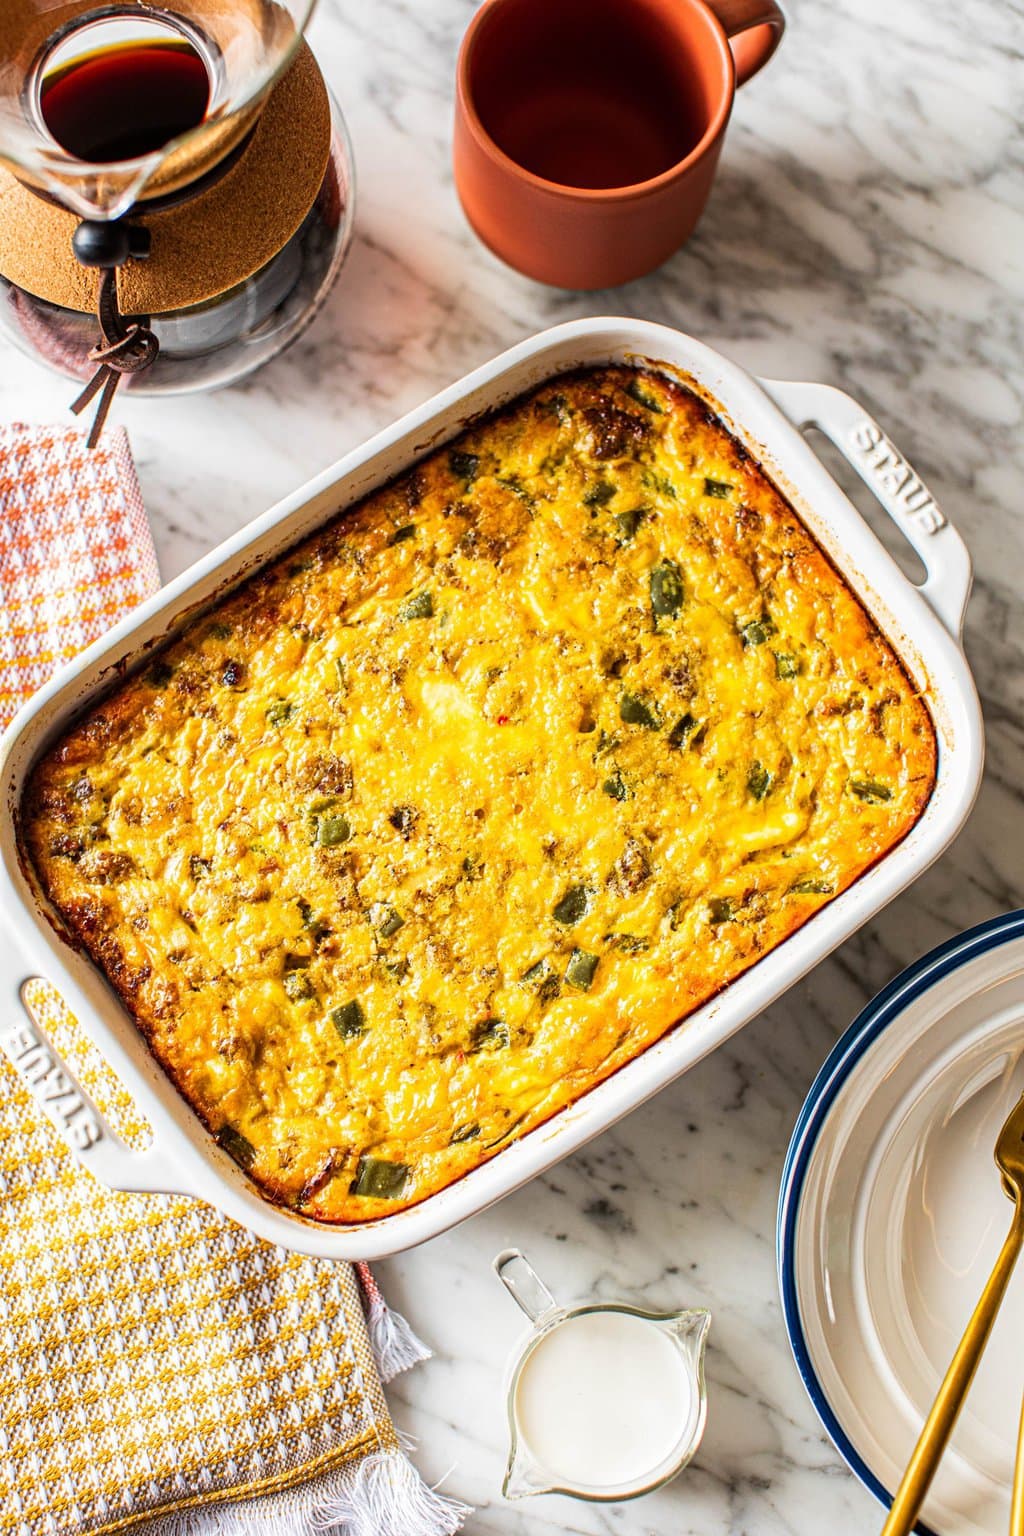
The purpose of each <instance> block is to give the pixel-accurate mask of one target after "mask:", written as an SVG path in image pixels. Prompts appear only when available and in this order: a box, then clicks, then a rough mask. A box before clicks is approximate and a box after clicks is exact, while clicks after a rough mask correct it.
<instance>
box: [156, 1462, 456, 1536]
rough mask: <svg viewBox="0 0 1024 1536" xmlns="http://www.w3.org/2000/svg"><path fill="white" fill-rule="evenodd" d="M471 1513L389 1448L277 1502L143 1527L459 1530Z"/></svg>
mask: <svg viewBox="0 0 1024 1536" xmlns="http://www.w3.org/2000/svg"><path fill="white" fill-rule="evenodd" d="M471 1513H472V1510H471V1509H470V1507H469V1505H468V1504H463V1503H461V1502H460V1501H459V1500H458V1499H450V1498H447V1497H446V1496H445V1495H444V1494H441V1493H438V1492H437V1490H436V1489H434V1488H430V1487H429V1486H428V1485H427V1484H426V1483H425V1482H424V1481H423V1479H422V1478H421V1477H420V1475H419V1473H418V1472H417V1471H416V1468H415V1467H414V1466H413V1464H412V1462H411V1461H410V1460H409V1458H408V1457H407V1456H406V1455H405V1454H404V1452H403V1451H400V1450H393V1451H391V1450H389V1451H375V1452H373V1453H372V1454H371V1455H369V1456H366V1457H364V1458H363V1459H362V1460H361V1461H360V1462H358V1463H357V1464H356V1465H355V1466H352V1467H346V1468H345V1469H344V1470H343V1471H342V1472H340V1473H335V1474H333V1475H331V1476H329V1477H328V1478H326V1479H325V1480H324V1481H323V1482H321V1483H320V1485H319V1487H317V1486H313V1487H311V1488H309V1489H306V1490H303V1489H298V1490H296V1491H294V1492H292V1493H288V1494H285V1495H284V1496H283V1497H282V1498H281V1499H280V1500H275V1499H274V1498H273V1496H271V1497H270V1498H268V1499H267V1500H266V1501H263V1500H260V1501H259V1502H257V1503H254V1504H228V1505H225V1506H224V1508H223V1509H222V1510H220V1511H217V1512H215V1511H213V1510H212V1509H211V1508H210V1507H209V1505H207V1506H205V1507H203V1506H200V1507H199V1508H197V1509H192V1510H180V1511H179V1512H178V1513H177V1514H174V1515H170V1516H168V1517H165V1518H162V1519H158V1520H155V1521H154V1522H153V1523H152V1526H150V1525H149V1523H148V1522H147V1524H146V1526H144V1527H143V1528H142V1529H143V1530H144V1531H150V1530H151V1531H152V1532H153V1536H156V1533H157V1532H159V1536H320V1533H330V1536H455V1533H456V1532H457V1531H461V1529H462V1526H463V1523H464V1521H465V1519H466V1516H467V1515H469V1514H471Z"/></svg>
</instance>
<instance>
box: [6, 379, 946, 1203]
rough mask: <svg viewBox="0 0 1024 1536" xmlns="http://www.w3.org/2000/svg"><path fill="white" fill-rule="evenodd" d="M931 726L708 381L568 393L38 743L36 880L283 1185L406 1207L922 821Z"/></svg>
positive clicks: (495, 424)
mask: <svg viewBox="0 0 1024 1536" xmlns="http://www.w3.org/2000/svg"><path fill="white" fill-rule="evenodd" d="M935 754H936V744H935V734H934V730H933V728H932V724H931V721H930V718H929V715H928V713H927V711H926V709H925V706H924V704H923V703H922V701H921V699H920V698H919V697H918V695H917V693H916V692H915V689H914V686H913V685H912V683H911V682H910V680H909V679H908V677H907V676H906V674H905V673H904V671H903V669H902V667H901V666H900V664H899V662H898V661H897V659H896V657H895V656H894V654H893V652H892V650H891V648H890V646H889V645H888V644H887V642H886V640H885V639H884V638H883V636H882V635H881V634H880V633H879V631H878V629H877V628H876V627H875V625H874V623H873V622H872V620H871V619H870V618H869V616H868V615H867V613H866V612H865V611H864V609H863V607H862V606H861V604H860V603H859V602H858V601H857V599H856V598H855V597H854V596H853V594H852V593H851V592H850V590H849V589H848V587H847V586H846V585H845V583H844V582H843V581H842V580H841V579H840V577H839V576H838V575H837V573H836V571H835V570H834V568H833V567H832V565H831V564H830V563H829V561H828V559H827V558H826V557H825V555H824V554H823V553H822V551H821V550H820V548H819V547H818V546H817V545H816V543H815V542H814V541H813V540H812V539H811V537H810V536H809V535H808V533H807V531H806V530H805V529H804V527H803V526H802V524H801V523H800V522H799V521H798V519H797V517H796V515H795V514H794V512H793V511H792V509H791V508H790V507H789V505H788V504H787V503H786V502H785V501H784V500H783V498H782V497H781V496H780V495H779V493H778V492H777V491H776V490H775V488H774V487H773V486H772V485H771V483H770V482H769V481H768V479H767V478H766V476H765V475H764V474H763V472H762V471H761V470H760V469H759V467H758V466H757V464H756V463H754V462H753V461H752V460H751V459H750V457H749V456H748V455H747V453H746V452H745V450H744V449H743V448H742V447H741V445H740V444H738V443H737V442H736V440H735V439H734V438H733V437H732V436H731V435H730V434H729V433H728V432H727V430H726V429H725V428H724V426H723V425H722V423H721V422H720V421H719V420H718V419H717V418H716V417H715V416H714V415H713V414H712V413H711V411H710V410H709V409H708V407H707V406H706V405H705V404H704V403H703V402H701V401H700V400H699V399H698V398H697V397H696V396H695V395H693V394H691V393H690V392H689V391H687V390H686V389H685V388H683V387H682V386H681V385H679V384H676V383H674V382H671V381H669V380H668V379H666V378H664V377H662V376H660V375H658V374H654V373H648V372H645V371H641V370H636V369H629V368H606V369H600V370H594V371H588V372H584V373H579V374H574V375H566V376H563V377H561V378H558V379H555V380H553V381H552V382H550V383H549V384H547V385H546V386H544V387H543V388H541V389H540V390H538V391H537V392H536V393H534V394H533V395H531V396H529V397H526V398H524V399H522V400H520V401H518V402H516V403H515V404H514V405H512V406H511V407H509V408H508V409H506V410H505V411H503V412H502V413H500V414H498V415H495V416H493V417H491V418H489V419H486V420H484V421H483V422H482V423H481V424H480V425H478V426H476V427H475V428H474V429H473V430H471V431H469V432H468V433H466V434H464V435H463V436H462V437H461V438H460V439H459V440H457V441H456V442H455V443H454V444H451V445H449V447H447V448H444V449H442V450H440V451H439V452H436V453H434V454H433V455H432V456H431V457H430V458H428V459H426V460H425V461H424V462H423V463H421V464H420V465H419V466H418V467H417V468H415V469H414V470H413V471H412V472H411V473H409V474H407V475H406V476H405V477H404V478H403V479H401V480H400V481H398V482H396V483H394V484H392V485H390V486H388V487H386V488H385V489H383V490H381V491H379V492H377V493H375V494H374V495H372V496H371V497H370V498H369V499H368V500H366V501H365V502H363V503H362V504H361V505H360V506H358V507H356V508H355V509H354V510H352V511H350V512H348V513H346V514H344V515H343V516H342V517H340V518H339V519H337V520H336V521H335V522H334V523H333V524H331V525H330V526H329V527H328V528H326V529H325V530H324V531H322V532H321V533H320V534H318V535H317V536H316V537H314V538H311V539H310V540H308V541H307V542H306V543H305V544H303V545H302V546H301V547H299V548H297V549H296V550H294V551H292V552H291V553H290V554H288V555H287V556H285V557H284V558H282V559H281V560H279V561H278V562H277V563H276V564H275V565H273V566H272V567H270V568H269V569H267V570H266V571H265V572H263V573H262V574H260V575H259V576H258V577H256V578H255V579H252V580H250V581H249V582H248V583H247V584H246V585H245V586H244V587H243V588H241V590H239V591H238V592H237V593H236V594H235V595H233V596H231V597H230V598H229V599H228V600H226V601H224V602H222V603H220V604H219V606H218V607H217V609H216V610H215V611H214V612H213V613H212V614H208V615H206V616H205V617H204V618H202V619H201V620H199V621H197V622H196V623H195V624H194V625H193V626H192V627H191V629H190V630H189V631H188V632H187V633H186V634H185V635H184V636H183V637H182V638H181V639H179V640H178V641H177V642H176V643H174V644H173V645H171V646H170V647H169V648H168V649H167V650H166V651H164V652H163V653H162V654H161V655H160V657H159V658H158V659H157V661H156V662H155V663H151V664H150V665H149V669H148V670H147V671H145V672H142V673H140V674H138V675H137V676H135V677H134V678H132V679H131V680H130V681H128V682H127V683H126V684H125V685H124V686H122V687H121V688H119V689H118V690H117V691H116V692H115V693H114V694H113V695H112V696H110V697H109V698H108V699H107V700H106V701H105V702H104V703H102V704H101V705H100V706H99V707H98V708H95V709H93V711H92V712H91V713H90V714H89V715H88V716H87V717H86V718H84V719H83V720H82V721H81V722H80V723H79V724H78V725H77V726H76V727H75V728H74V729H73V730H71V731H70V733H69V734H68V735H66V736H65V737H64V739H63V740H62V741H61V742H60V743H59V744H58V745H57V746H56V747H55V748H54V749H53V750H52V751H51V752H50V753H49V754H48V755H47V756H46V757H45V758H44V759H43V760H42V761H41V762H40V763H39V765H38V767H37V769H36V771H35V774H34V776H33V779H32V781H31V784H30V788H29V791H28V795H27V800H26V803H25V806H24V808H23V809H24V825H23V832H24V836H25V839H26V843H27V847H28V850H29V852H30V855H31V858H32V859H33V861H34V863H35V866H36V869H37V870H38V873H39V876H40V878H41V881H42V884H43V886H44V888H45V890H46V892H47V893H48V895H49V896H50V898H51V899H52V901H53V903H54V904H55V906H56V908H57V909H58V911H59V912H60V913H61V914H62V915H63V918H64V921H65V924H66V926H67V928H68V929H69V930H70V932H71V933H72V935H74V936H75V938H76V939H77V940H78V941H79V942H80V943H82V944H83V945H84V946H85V948H86V949H87V950H88V951H89V953H90V954H91V955H92V956H93V957H94V959H95V960H96V962H97V963H98V964H99V965H100V966H101V967H102V969H103V970H104V972H105V973H106V975H107V977H108V979H109V980H110V982H111V984H112V985H113V986H114V987H115V988H116V990H117V992H118V993H119V994H120V996H121V997H122V998H123V1000H124V1001H125V1003H126V1004H127V1006H128V1008H129V1009H130V1010H131V1012H132V1013H133V1014H134V1016H135V1018H136V1019H137V1020H138V1022H139V1025H140V1027H141V1028H142V1030H143V1031H144V1032H145V1035H146V1038H147V1040H148V1041H149V1044H150V1046H151V1048H152V1050H153V1052H154V1053H155V1055H156V1057H157V1058H158V1060H159V1061H160V1062H161V1064H162V1065H163V1067H164V1068H165V1070H166V1071H167V1072H168V1073H169V1075H170V1076H171V1077H172V1079H173V1080H174V1082H175V1083H176V1084H177V1086H178V1088H179V1089H180V1091H181V1092H182V1093H183V1094H184V1096H185V1097H186V1099H188V1101H189V1102H190V1103H191V1104H192V1105H193V1106H194V1108H195V1109H196V1111H197V1112H198V1114H199V1115H200V1116H201V1117H202V1119H203V1120H204V1121H205V1122H206V1124H207V1126H208V1127H209V1128H210V1129H211V1130H212V1131H213V1132H214V1133H215V1134H219V1137H220V1139H221V1142H222V1145H224V1146H225V1147H226V1149H227V1150H228V1151H229V1152H230V1153H231V1154H232V1155H233V1156H234V1157H235V1158H236V1159H237V1160H238V1161H239V1162H240V1163H241V1164H242V1166H243V1167H245V1168H246V1169H247V1170H248V1172H249V1173H250V1175H251V1177H252V1178H253V1179H254V1180H255V1181H256V1182H257V1183H258V1184H259V1185H260V1186H262V1188H263V1189H264V1191H265V1192H267V1193H268V1194H269V1195H270V1196H271V1197H272V1198H273V1199H275V1200H277V1201H280V1202H282V1203H287V1204H290V1205H292V1206H293V1207H295V1208H297V1209H298V1210H300V1211H302V1212H303V1213H305V1214H306V1215H308V1216H311V1217H313V1218H316V1219H319V1220H324V1221H345V1222H351V1221H359V1220H362V1219H367V1218H372V1217H378V1216H380V1215H382V1214H385V1213H386V1212H388V1211H392V1210H394V1209H396V1208H398V1207H399V1206H402V1205H407V1204H411V1203H413V1202H415V1201H418V1200H421V1199H423V1198H424V1197H425V1196H427V1195H429V1194H431V1193H432V1192H433V1191H436V1190H438V1189H440V1188H441V1187H442V1186H444V1185H446V1184H449V1183H450V1182H451V1181H452V1180H454V1179H457V1178H458V1177H459V1176H460V1175H462V1174H464V1173H465V1172H467V1170H469V1169H471V1168H473V1167H474V1166H475V1165H477V1164H478V1163H480V1162H482V1161H483V1160H484V1159H486V1158H490V1157H493V1156H494V1155H495V1154H496V1153H497V1151H498V1150H499V1149H500V1148H501V1147H503V1146H505V1145H507V1144H508V1143H509V1142H510V1141H511V1140H512V1139H513V1138H516V1137H518V1136H521V1135H523V1134H524V1133H525V1132H527V1131H529V1130H530V1129H532V1128H533V1127H534V1126H537V1125H539V1124H540V1123H541V1122H542V1121H543V1120H545V1119H546V1118H547V1117H548V1116H550V1115H552V1114H553V1113H554V1112H555V1111H556V1110H559V1109H561V1108H562V1107H563V1106H565V1105H567V1104H570V1103H572V1102H573V1101H574V1100H576V1099H578V1098H579V1097H580V1096H581V1095H582V1094H585V1093H586V1092H587V1091H588V1090H589V1089H590V1088H592V1087H593V1086H594V1085H595V1084H596V1083H598V1082H600V1081H601V1079H602V1078H605V1077H607V1076H608V1074H609V1073H611V1072H614V1071H615V1070H616V1069H617V1068H619V1067H621V1066H622V1065H623V1064H624V1063H625V1062H628V1061H629V1060H630V1059H631V1058H633V1057H635V1056H637V1055H638V1054H639V1053H640V1052H641V1051H643V1050H644V1049H645V1048H646V1047H647V1046H649V1045H650V1044H651V1043H652V1042H653V1041H655V1040H657V1039H658V1038H659V1037H660V1036H662V1035H663V1034H664V1033H665V1031H666V1030H668V1029H670V1028H671V1027H672V1026H673V1025H674V1024H675V1023H676V1022H677V1021H679V1020H681V1019H684V1018H685V1017H686V1015H687V1014H688V1013H690V1012H691V1011H692V1010H693V1009H694V1008H696V1007H697V1006H698V1005H699V1004H701V1003H702V1002H704V1001H705V1000H706V999H707V998H709V997H711V996H712V994H713V993H715V992H717V991H718V990H719V989H720V988H722V987H724V986H725V985H727V983H728V982H729V981H730V980H732V979H733V978H734V977H735V976H737V975H738V974H739V973H740V972H741V971H743V970H745V969H746V968H747V967H748V966H750V965H752V964H753V963H754V962H755V961H756V960H757V959H758V958H759V957H760V956H761V955H763V954H765V953H766V952H767V951H768V950H770V949H771V948H772V947H773V946H774V945H776V944H779V943H780V942H781V941H782V940H783V939H785V938H786V936H787V935H788V934H790V933H792V932H793V930H794V929H796V928H798V927H799V926H800V925H801V924H802V923H803V922H805V921H806V920H807V919H808V918H809V917H811V916H812V915H813V913H814V912H815V911H816V910H817V909H818V908H819V907H820V906H822V905H823V904H824V903H825V902H827V901H828V900H830V899H831V898H832V897H833V896H834V895H835V894H836V893H838V892H839V891H841V890H843V889H844V887H846V886H848V885H849V884H850V883H851V881H853V880H856V878H857V877H858V875H860V874H861V873H862V872H863V871H864V870H866V869H867V868H868V867H869V866H870V865H871V864H873V863H874V862H875V861H876V860H877V859H879V858H880V857H881V856H882V855H883V854H884V853H886V851H887V850H888V849H890V848H891V847H892V846H893V845H894V844H895V843H896V842H898V841H899V839H900V838H902V837H903V836H904V835H905V833H906V832H907V831H908V830H909V828H910V827H911V826H912V825H913V823H914V821H915V820H916V818H917V817H918V816H919V815H920V814H921V811H922V809H923V808H924V806H925V803H926V802H927V800H928V797H929V795H930V793H931V789H932V785H933V781H934V770H935Z"/></svg>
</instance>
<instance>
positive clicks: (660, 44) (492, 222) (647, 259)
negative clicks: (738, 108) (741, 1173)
mask: <svg viewBox="0 0 1024 1536" xmlns="http://www.w3.org/2000/svg"><path fill="white" fill-rule="evenodd" d="M784 25H785V18H784V16H783V14H782V11H781V10H780V9H779V7H778V5H777V4H776V0H483V4H482V5H481V6H480V8H479V10H478V11H477V12H476V14H475V16H474V17H473V20H472V21H471V22H470V25H469V28H468V30H467V32H466V35H465V37H464V39H463V42H462V48H461V50H460V52H459V62H458V76H457V83H456V107H455V141H454V160H455V184H456V187H457V189H458V193H459V197H460V198H461V201H462V206H463V208H464V209H465V212H466V216H467V218H468V219H469V222H470V223H471V224H472V226H473V228H474V229H475V231H476V233H477V234H478V235H479V236H480V239H481V240H482V241H483V242H484V244H485V245H487V246H489V247H490V249H491V250H492V251H494V253H495V254H496V255H498V256H500V257H501V258H502V259H503V260H504V261H507V262H508V263H509V265H510V266H513V267H515V268H517V270H518V271H520V272H523V273H525V274H526V275H527V276H528V277H534V278H537V279H538V280H539V281H540V282H543V283H551V284H553V285H555V286H556V287H559V288H608V287H612V286H614V285H615V284H617V283H625V282H628V281H629V280H630V279H631V278H634V277H641V276H643V274H644V273H645V272H650V271H651V270H652V269H653V268H654V267H657V266H659V265H660V264H661V262H663V261H665V260H666V258H667V257H669V256H670V255H671V254H672V252H673V251H675V250H677V249H678V248H679V246H680V245H682V244H683V242H684V241H685V240H686V239H687V238H688V237H689V236H690V235H691V234H692V232H693V230H694V228H695V226H696V224H697V221H698V219H699V218H700V216H701V213H702V212H703V210H704V204H705V203H706V202H707V198H708V193H709V192H710V190H711V183H712V180H713V178H714V174H715V167H716V166H717V164H718V157H719V154H720V153H721V149H722V140H723V138H724V136H725V128H726V124H727V123H728V121H729V114H730V112H731V110H732V103H733V98H734V96H735V94H736V87H737V86H738V85H742V84H743V83H744V81H745V80H749V79H750V77H751V75H754V74H756V73H757V71H758V70H759V69H760V68H761V66H762V65H763V64H765V63H766V62H767V61H768V59H769V58H770V57H771V55H772V54H773V53H774V51H775V49H776V47H777V46H778V43H779V40H780V38H781V36H782V31H783V27H784Z"/></svg>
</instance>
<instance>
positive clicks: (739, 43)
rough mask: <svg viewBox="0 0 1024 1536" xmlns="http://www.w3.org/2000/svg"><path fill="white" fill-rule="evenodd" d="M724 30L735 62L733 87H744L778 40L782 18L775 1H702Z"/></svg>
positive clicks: (780, 35) (780, 37) (782, 30)
mask: <svg viewBox="0 0 1024 1536" xmlns="http://www.w3.org/2000/svg"><path fill="white" fill-rule="evenodd" d="M706 3H707V5H708V7H709V9H710V10H712V11H714V13H715V15H716V16H717V17H718V19H719V21H720V22H721V23H722V26H723V27H724V29H725V35H726V37H727V38H728V39H729V46H730V48H731V49H732V56H733V58H734V59H735V60H736V84H737V85H745V84H746V82H747V81H748V80H749V79H750V77H751V75H756V74H757V72H758V70H759V69H761V68H763V66H764V65H765V64H767V63H768V60H769V59H770V58H771V56H772V54H773V53H774V52H775V50H776V48H777V47H778V46H779V44H780V43H781V41H782V34H783V32H784V31H785V29H786V17H785V15H784V14H783V11H782V9H781V7H780V6H778V5H777V4H776V0H706Z"/></svg>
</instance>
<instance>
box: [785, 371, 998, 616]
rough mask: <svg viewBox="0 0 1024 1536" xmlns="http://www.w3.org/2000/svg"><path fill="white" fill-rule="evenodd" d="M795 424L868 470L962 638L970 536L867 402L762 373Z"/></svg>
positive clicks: (925, 589) (931, 596)
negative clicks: (961, 531)
mask: <svg viewBox="0 0 1024 1536" xmlns="http://www.w3.org/2000/svg"><path fill="white" fill-rule="evenodd" d="M761 384H762V386H763V387H764V389H765V390H766V391H767V392H768V394H769V395H770V396H771V397H772V399H773V400H774V401H775V403H776V405H778V406H779V407H780V409H781V410H782V411H783V412H784V414H785V415H786V416H788V417H789V420H790V421H791V422H792V423H793V425H794V426H795V427H798V428H799V429H800V430H801V431H803V430H804V429H805V428H806V427H817V428H818V429H819V430H820V431H822V432H824V433H825V436H826V437H829V438H831V440H832V442H833V443H834V444H835V445H836V447H837V448H838V449H839V452H840V453H841V454H842V455H843V457H844V458H845V459H846V460H847V462H848V463H849V464H851V465H852V466H853V468H854V469H855V470H856V471H857V473H858V474H859V475H860V477H861V479H862V480H863V481H864V484H865V485H866V486H867V487H868V489H869V490H870V491H871V492H872V493H873V494H874V496H875V499H876V500H877V501H878V502H879V504H880V505H881V506H883V507H884V508H885V510H886V512H888V514H889V516H890V517H891V518H892V520H893V522H894V523H895V524H896V525H897V527H898V528H899V529H900V531H901V532H902V533H903V534H904V535H905V537H906V539H907V541H908V542H909V543H910V544H911V545H912V546H913V548H914V549H915V550H916V551H917V553H918V555H920V557H921V560H922V562H923V564H924V568H925V571H926V572H927V576H926V579H925V581H924V582H923V583H922V584H921V585H920V586H919V588H918V591H919V592H920V593H921V595H922V597H923V598H924V599H925V601H926V602H927V603H928V604H929V606H930V607H931V608H932V609H933V611H934V612H935V613H936V614H937V615H938V617H939V618H940V619H941V621H942V623H943V624H944V625H945V627H946V628H947V629H948V630H949V632H950V634H951V635H952V636H953V639H954V640H956V641H957V642H958V643H959V641H960V638H961V635H962V633H963V624H964V611H965V609H966V607H967V599H968V597H969V596H970V591H971V557H970V554H969V553H968V550H967V546H966V544H965V543H964V541H963V539H962V538H961V537H960V535H959V533H957V531H956V529H955V528H954V527H953V526H952V525H951V524H950V523H949V522H947V520H946V518H945V516H944V514H943V513H942V512H941V511H940V510H939V506H938V504H937V502H936V500H935V498H934V496H933V495H932V494H931V492H930V491H929V490H928V488H927V486H926V485H925V484H924V482H923V480H922V479H921V478H920V476H919V475H917V474H915V473H914V470H913V469H912V468H911V466H910V465H909V464H908V463H907V461H906V459H905V458H904V457H903V455H902V454H901V453H900V452H899V451H898V450H897V449H896V448H895V447H894V445H893V444H892V443H891V442H890V440H889V438H888V437H887V436H886V434H885V433H884V432H883V431H882V429H881V427H880V426H879V425H878V423H877V421H875V420H874V419H873V418H872V417H871V416H869V415H868V413H867V412H866V411H865V410H864V408H863V406H860V405H858V404H857V402H856V400H854V399H852V398H851V397H850V396H849V395H846V394H844V393H843V391H842V390H840V389H833V388H832V387H831V386H830V385H828V384H797V383H788V382H786V381H784V380H780V379H762V380H761Z"/></svg>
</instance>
